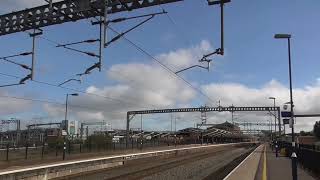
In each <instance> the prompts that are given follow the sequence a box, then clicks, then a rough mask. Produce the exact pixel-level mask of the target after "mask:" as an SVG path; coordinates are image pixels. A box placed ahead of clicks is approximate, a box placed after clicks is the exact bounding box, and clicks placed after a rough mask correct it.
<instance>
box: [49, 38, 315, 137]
mask: <svg viewBox="0 0 320 180" xmlns="http://www.w3.org/2000/svg"><path fill="white" fill-rule="evenodd" d="M211 49H212V46H211V45H210V44H209V43H208V42H206V41H202V42H201V43H200V44H199V45H197V46H194V47H191V48H188V49H179V50H176V51H172V52H169V53H167V54H165V53H164V54H160V55H158V56H156V57H157V58H158V59H160V60H161V61H162V62H163V63H165V64H167V65H169V66H171V67H175V68H181V67H187V66H189V65H192V64H194V63H197V59H199V58H200V57H201V56H202V54H205V53H207V52H208V51H210V50H211ZM107 77H108V78H109V79H111V80H113V81H114V82H115V83H114V84H113V85H108V86H104V87H97V86H90V87H88V88H87V92H88V93H94V94H99V95H102V96H108V97H112V98H114V99H122V101H117V100H111V99H105V98H101V97H98V96H87V95H81V96H79V97H75V98H72V100H71V102H70V104H71V105H72V104H76V105H77V106H82V107H88V108H79V107H72V106H71V107H70V117H71V118H75V119H78V120H80V121H101V120H106V121H108V122H110V123H112V126H113V127H115V128H124V127H125V121H126V112H127V111H129V110H139V109H155V108H175V107H186V106H192V102H194V101H196V100H197V98H199V96H198V95H197V94H196V92H195V91H194V90H193V89H191V88H190V87H188V86H187V85H186V84H184V83H183V82H182V81H180V80H178V79H177V78H176V77H174V76H173V75H172V74H169V73H168V72H167V71H165V70H164V69H162V68H161V67H160V66H158V65H155V64H141V63H131V64H116V65H113V66H112V67H110V69H109V70H108V71H107ZM191 83H193V84H197V83H196V82H191ZM200 88H201V89H202V90H203V91H204V92H206V94H207V95H208V96H210V97H211V99H213V100H216V101H218V100H221V103H222V105H224V106H230V105H232V104H233V105H235V106H273V102H272V101H271V100H269V99H268V97H270V96H273V97H276V98H277V105H282V104H283V103H285V102H288V101H289V91H288V88H287V86H286V85H283V84H281V83H279V82H278V81H277V80H270V82H266V83H265V85H263V86H262V87H254V88H253V87H249V86H247V85H244V84H238V83H232V82H230V83H228V82H226V83H219V84H218V83H211V84H205V85H202V86H200ZM293 93H294V103H295V112H296V114H301V113H319V112H320V101H319V99H320V84H319V83H315V84H314V85H311V86H306V87H304V88H298V89H294V91H293ZM124 101H125V102H124ZM206 103H207V102H203V104H206ZM44 108H45V110H46V111H47V112H48V113H49V114H50V116H57V117H60V118H63V115H64V109H63V107H60V106H59V107H57V106H53V105H46V106H45V107H44ZM196 116H200V113H198V114H196ZM181 117H182V118H185V119H186V120H188V121H189V122H192V120H194V122H199V119H197V118H195V117H194V116H192V115H190V116H188V115H181ZM166 119H168V117H166ZM230 119H231V115H230V113H228V112H226V113H210V117H209V121H210V122H211V123H216V122H222V121H225V120H230ZM238 119H239V121H244V120H245V121H266V120H267V119H270V117H269V116H266V113H250V114H249V115H244V114H243V113H241V117H239V118H238ZM315 120H316V119H314V118H310V119H300V118H299V119H298V120H297V127H298V129H297V130H298V131H299V130H302V129H305V130H311V129H312V125H313V124H314V121H315ZM152 122H153V123H154V122H155V121H152ZM161 122H162V121H161V120H159V123H156V124H149V125H147V126H148V127H152V126H154V127H155V128H156V127H161V126H162V125H163V124H162V123H161ZM145 123H148V122H145ZM181 124H183V123H181ZM167 125H168V124H166V126H167ZM184 125H185V124H184ZM190 125H191V126H192V125H193V123H191V124H190Z"/></svg>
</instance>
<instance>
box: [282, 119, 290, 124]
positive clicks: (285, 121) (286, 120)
mask: <svg viewBox="0 0 320 180" xmlns="http://www.w3.org/2000/svg"><path fill="white" fill-rule="evenodd" d="M282 121H283V124H289V122H290V119H282Z"/></svg>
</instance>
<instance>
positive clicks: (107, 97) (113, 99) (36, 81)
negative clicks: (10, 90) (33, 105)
mask: <svg viewBox="0 0 320 180" xmlns="http://www.w3.org/2000/svg"><path fill="white" fill-rule="evenodd" d="M0 75H4V76H7V77H14V78H21V77H19V76H15V75H10V74H5V73H0ZM31 81H32V82H35V83H37V84H43V85H47V86H51V87H57V88H60V89H65V90H70V91H74V92H78V93H82V94H87V95H92V96H96V97H102V98H104V99H108V100H111V101H117V102H119V103H122V104H127V103H129V104H131V105H139V107H145V104H143V105H142V104H138V103H134V102H131V101H128V100H123V99H118V98H113V97H109V96H103V95H99V94H95V93H90V92H86V91H83V90H78V89H74V88H69V87H64V86H59V85H56V84H52V83H48V82H44V81H38V80H31ZM149 106H150V105H149ZM147 107H148V106H147Z"/></svg>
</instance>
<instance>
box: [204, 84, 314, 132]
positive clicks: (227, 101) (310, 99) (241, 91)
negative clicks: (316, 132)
mask: <svg viewBox="0 0 320 180" xmlns="http://www.w3.org/2000/svg"><path fill="white" fill-rule="evenodd" d="M203 90H204V91H205V92H206V93H207V94H209V95H210V96H211V97H212V99H215V100H221V102H222V105H225V106H230V105H231V104H233V105H234V106H273V102H272V101H271V100H269V99H268V98H269V97H270V96H273V97H276V102H277V105H278V106H282V105H283V104H284V103H286V102H288V101H290V99H289V89H288V88H287V87H286V86H284V85H282V84H280V83H279V82H277V81H276V80H271V81H270V82H268V83H266V84H265V85H264V86H263V87H261V88H250V87H248V86H245V85H243V84H237V83H221V84H215V83H212V84H209V85H204V86H203ZM293 98H294V99H293V101H294V104H295V109H294V111H295V114H309V113H319V112H320V102H319V99H320V85H318V84H316V85H313V86H306V87H304V88H297V89H294V90H293ZM254 115H255V116H251V117H248V116H245V117H244V118H247V119H245V120H249V121H261V120H264V121H266V119H268V117H267V116H265V114H263V113H254ZM229 119H230V115H229ZM242 119H243V118H242ZM315 120H317V118H298V119H297V127H298V130H302V129H307V130H312V125H313V124H314V121H315Z"/></svg>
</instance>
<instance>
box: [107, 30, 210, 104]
mask: <svg viewBox="0 0 320 180" xmlns="http://www.w3.org/2000/svg"><path fill="white" fill-rule="evenodd" d="M108 28H109V29H110V30H111V31H113V32H114V33H117V34H120V33H119V32H118V31H116V30H115V29H113V28H112V27H110V26H108ZM122 38H123V39H125V40H126V41H127V42H129V43H130V44H131V45H132V46H133V47H135V48H136V49H137V50H138V51H140V52H142V53H143V54H145V55H147V56H148V57H149V58H151V59H152V60H154V61H156V62H157V63H158V64H159V65H160V66H161V67H162V68H164V69H165V70H166V71H168V72H169V73H170V74H171V75H173V76H176V77H177V78H178V79H180V80H182V81H183V82H185V83H186V84H187V85H188V86H190V87H191V88H192V89H194V90H196V91H197V92H198V93H200V94H201V95H203V96H204V97H206V98H207V99H208V100H209V101H211V102H215V101H213V100H212V99H211V98H210V97H209V96H208V95H206V94H205V93H204V92H203V91H202V90H201V89H199V88H197V87H195V86H193V85H192V84H191V83H190V82H189V81H187V80H186V79H184V78H183V77H181V76H179V75H177V74H176V73H175V72H174V71H173V70H172V69H170V68H169V67H168V66H166V65H165V64H164V63H162V62H161V61H159V60H158V59H157V58H155V57H154V56H153V55H151V54H150V53H149V52H147V51H146V50H144V49H143V48H141V47H140V46H138V45H137V44H136V43H134V42H133V41H131V40H130V39H128V38H127V37H125V36H122Z"/></svg>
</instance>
